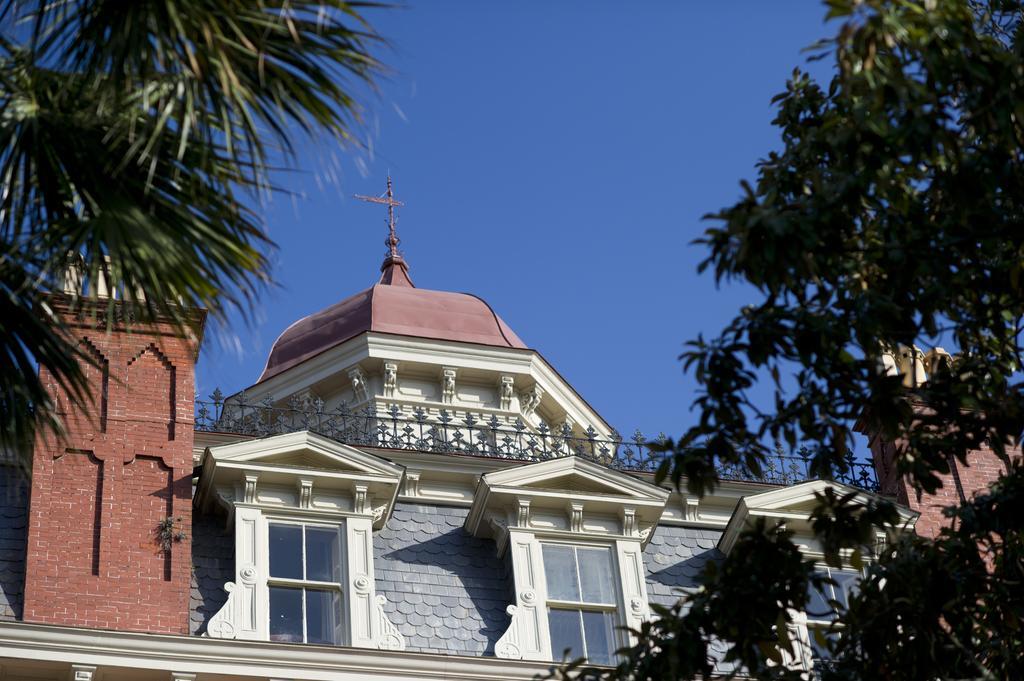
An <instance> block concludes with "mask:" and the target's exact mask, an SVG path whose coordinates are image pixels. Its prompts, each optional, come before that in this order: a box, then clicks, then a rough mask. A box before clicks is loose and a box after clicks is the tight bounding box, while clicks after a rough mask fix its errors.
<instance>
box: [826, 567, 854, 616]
mask: <svg viewBox="0 0 1024 681" xmlns="http://www.w3.org/2000/svg"><path fill="white" fill-rule="evenodd" d="M832 579H834V580H835V582H836V587H835V590H836V600H837V601H839V602H840V603H841V604H842V606H843V608H846V607H847V606H848V605H849V603H850V597H851V596H853V595H854V594H855V593H857V590H858V586H857V583H858V582H860V573H859V572H853V571H850V570H842V571H840V570H833V571H832Z"/></svg>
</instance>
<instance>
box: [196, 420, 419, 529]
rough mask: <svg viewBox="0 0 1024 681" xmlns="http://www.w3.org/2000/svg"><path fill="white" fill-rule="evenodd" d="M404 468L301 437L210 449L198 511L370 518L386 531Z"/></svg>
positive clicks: (302, 433) (319, 438) (301, 434)
mask: <svg viewBox="0 0 1024 681" xmlns="http://www.w3.org/2000/svg"><path fill="white" fill-rule="evenodd" d="M404 474H405V468H404V467H403V466H400V465H398V464H395V463H392V462H390V461H387V460H386V459H383V458H381V457H379V456H374V455H373V454H369V453H367V452H364V451H361V450H359V449H356V448H355V447H351V446H349V445H345V444H342V443H340V442H337V441H335V440H332V439H330V438H326V437H323V436H322V435H317V434H316V433H311V432H309V431H300V432H297V433H287V434H284V435H274V436H271V437H265V438H260V439H255V440H244V441H241V442H233V443H231V444H225V445H218V446H213V447H208V448H207V449H206V452H205V453H204V455H203V459H202V473H201V475H200V478H199V483H198V486H197V490H196V502H195V503H196V504H197V505H200V506H204V507H209V506H210V505H211V504H214V503H217V504H220V505H221V506H224V507H226V508H227V509H228V512H229V514H230V513H233V511H234V507H236V506H238V505H239V504H242V505H247V506H256V507H264V508H266V509H272V508H279V509H291V510H292V511H295V512H301V513H306V514H310V515H316V514H321V515H357V516H358V515H362V516H372V517H373V519H374V521H373V524H374V527H375V528H379V527H381V526H383V524H384V522H385V521H386V520H387V517H388V516H389V515H390V513H391V510H392V509H393V508H394V503H395V499H396V498H397V496H398V490H399V488H400V486H401V483H402V479H403V477H404Z"/></svg>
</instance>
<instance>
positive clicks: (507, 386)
mask: <svg viewBox="0 0 1024 681" xmlns="http://www.w3.org/2000/svg"><path fill="white" fill-rule="evenodd" d="M515 384H516V377H515V376H511V375H508V374H503V375H502V376H501V379H500V380H499V381H498V406H499V408H501V409H503V410H505V411H508V410H510V409H512V397H513V396H514V395H515Z"/></svg>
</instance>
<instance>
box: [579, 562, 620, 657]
mask: <svg viewBox="0 0 1024 681" xmlns="http://www.w3.org/2000/svg"><path fill="white" fill-rule="evenodd" d="M582 561H583V556H580V568H582V567H583V562H582ZM583 633H584V636H585V637H586V640H587V661H588V662H591V663H592V664H608V665H610V664H614V660H613V659H612V658H613V657H614V655H615V648H616V646H615V625H614V623H613V622H612V613H610V612H592V611H587V610H584V611H583Z"/></svg>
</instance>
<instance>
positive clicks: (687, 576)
mask: <svg viewBox="0 0 1024 681" xmlns="http://www.w3.org/2000/svg"><path fill="white" fill-rule="evenodd" d="M721 534H722V533H721V532H718V531H717V530H703V529H696V528H690V527H671V526H663V527H659V528H658V531H657V532H656V533H655V535H654V536H653V537H651V543H650V544H648V545H647V548H646V549H645V550H644V565H645V567H646V568H647V596H648V598H650V600H651V602H652V603H657V604H658V605H663V606H666V607H670V606H672V605H675V603H676V601H677V600H679V597H680V596H681V595H682V594H683V592H684V590H686V589H695V588H696V587H697V586H698V581H697V580H698V577H700V573H701V571H703V570H704V566H705V565H706V564H707V563H708V561H716V562H717V561H720V560H722V558H723V556H722V553H721V552H720V551H719V550H718V549H717V548H715V547H716V545H717V544H718V538H719V536H721Z"/></svg>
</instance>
